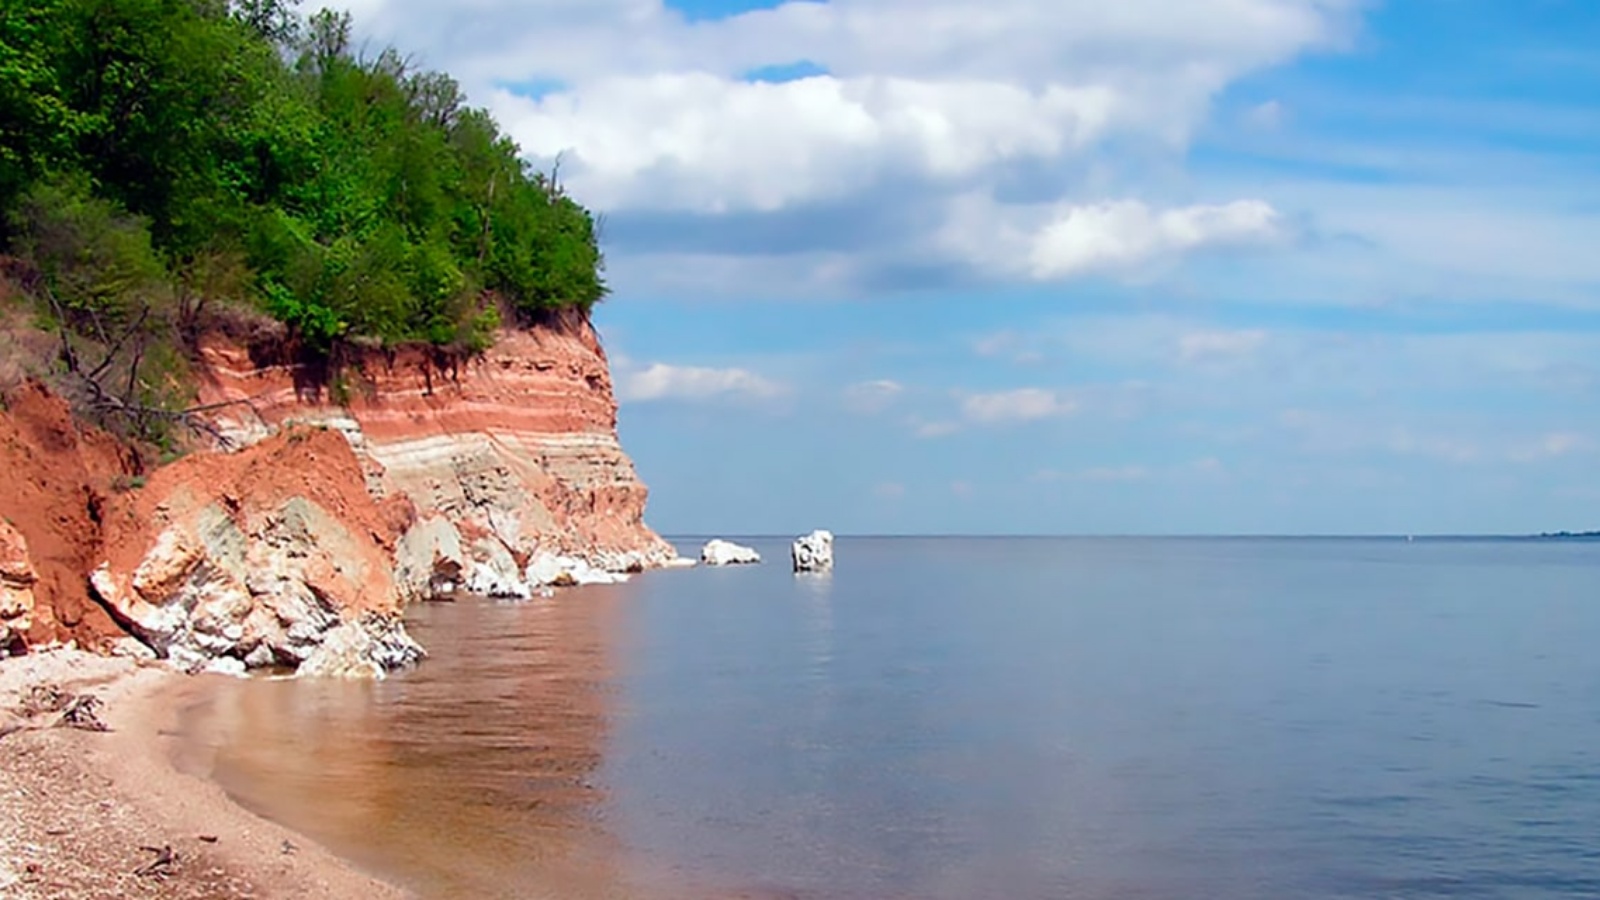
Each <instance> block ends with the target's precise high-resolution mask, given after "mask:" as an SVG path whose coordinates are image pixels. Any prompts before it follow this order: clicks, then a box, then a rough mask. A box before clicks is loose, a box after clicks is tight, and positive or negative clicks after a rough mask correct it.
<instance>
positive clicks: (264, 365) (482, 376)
mask: <svg viewBox="0 0 1600 900" xmlns="http://www.w3.org/2000/svg"><path fill="white" fill-rule="evenodd" d="M200 363H201V364H200V366H199V372H200V377H201V382H202V389H201V397H200V401H201V402H202V403H204V404H225V405H223V406H220V407H218V408H217V409H215V410H214V411H213V412H212V413H210V416H211V419H212V421H213V423H214V424H215V425H216V427H217V430H218V432H219V434H221V435H222V436H223V437H224V438H225V443H226V444H228V445H231V446H248V445H250V444H253V443H255V442H257V441H260V440H262V439H263V438H265V437H267V436H269V435H272V434H274V433H276V432H277V431H278V430H280V429H281V428H283V427H284V426H286V425H292V424H295V423H314V424H319V425H322V426H325V427H329V428H334V429H337V430H338V431H340V432H341V433H342V434H343V435H344V436H345V437H346V438H347V439H348V440H349V443H350V446H351V447H352V448H353V449H354V451H355V453H356V456H357V457H358V458H359V460H360V461H361V465H362V469H363V472H364V474H365V476H366V480H367V485H368V488H369V489H370V490H371V492H372V494H373V495H374V496H375V497H376V498H379V499H380V500H382V499H385V498H392V497H405V498H407V499H409V500H410V502H411V503H412V504H413V505H414V507H415V510H416V521H415V523H414V524H413V526H412V527H410V528H409V529H407V531H406V533H405V534H403V535H402V536H401V538H400V539H399V541H398V544H397V564H398V567H397V577H398V581H399V583H400V588H401V590H402V592H404V593H405V594H406V595H407V596H410V597H417V596H425V595H427V594H430V593H437V592H441V591H445V590H450V589H455V588H463V589H467V590H471V591H473V592H476V593H486V594H493V595H504V596H522V597H526V596H529V595H530V594H531V593H532V592H533V591H535V590H538V589H539V588H540V587H541V586H542V585H546V584H567V583H573V582H578V581H586V580H603V579H604V578H605V577H606V576H605V574H604V573H622V572H631V571H638V570H640V569H644V568H649V567H653V566H658V565H662V564H664V563H666V562H668V561H669V560H671V559H672V558H673V557H674V556H675V555H676V554H675V553H674V551H673V550H672V548H671V547H670V546H669V545H668V544H666V542H664V541H662V540H661V538H660V537H658V536H657V535H656V534H655V533H654V532H653V531H651V530H650V528H649V527H648V526H646V525H645V523H644V518H643V517H644V507H645V499H646V496H647V493H648V492H647V491H646V489H645V486H644V485H643V484H642V483H641V482H640V481H639V479H638V476H637V475H636V473H635V471H634V468H633V464H632V462H631V461H630V460H629V459H628V457H627V455H626V454H624V453H623V452H622V448H621V446H620V445H619V444H618V441H617V432H616V415H617V405H616V401H615V399H614V397H613V395H612V390H611V375H610V371H609V369H608V367H607V364H606V357H605V352H604V350H603V349H602V348H601V346H600V343H599V341H598V339H597V338H596V336H595V333H594V330H593V329H592V327H591V326H590V324H589V322H588V320H587V318H586V317H582V316H578V315H570V316H566V317H562V318H559V319H556V320H554V321H551V322H549V323H547V324H543V325H539V326H535V327H531V328H522V329H507V330H504V331H502V332H501V333H500V334H499V335H498V337H497V340H496V341H495V344H494V346H493V347H492V348H490V349H489V350H488V351H487V352H485V353H484V354H482V355H480V356H478V357H475V358H470V359H449V358H446V357H443V356H442V355H440V354H438V353H436V352H434V351H431V350H428V349H425V348H411V349H404V350H399V351H393V352H385V351H381V350H372V351H369V352H367V353H364V354H359V355H358V356H357V358H355V359H352V360H348V361H345V362H344V364H343V365H341V366H340V367H339V369H338V371H337V373H336V374H332V375H329V374H327V373H326V372H322V371H316V370H313V369H312V368H310V367H308V366H307V365H305V364H303V363H296V362H295V361H294V360H292V359H289V358H286V357H285V356H284V355H283V354H282V351H281V349H279V348H278V347H276V346H274V345H273V344H272V343H271V342H270V341H268V342H261V341H257V342H255V343H254V345H252V342H250V341H246V340H239V339H236V338H229V337H226V336H222V335H213V336H210V337H207V338H205V339H204V340H203V341H202V344H201V360H200Z"/></svg>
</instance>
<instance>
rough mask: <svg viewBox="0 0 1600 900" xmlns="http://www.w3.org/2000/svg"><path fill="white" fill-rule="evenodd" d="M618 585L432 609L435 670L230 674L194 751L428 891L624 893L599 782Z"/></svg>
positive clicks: (264, 799)
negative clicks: (315, 675) (386, 674)
mask: <svg viewBox="0 0 1600 900" xmlns="http://www.w3.org/2000/svg"><path fill="white" fill-rule="evenodd" d="M619 595H620V590H619V589H616V588H606V589H599V588H596V589H592V590H584V591H575V592H572V593H568V594H564V595H562V601H561V602H551V601H535V602H532V603H527V604H517V605H504V604H495V603H490V602H484V601H465V602H461V603H456V604H437V605H428V606H424V607H420V608H418V609H416V610H414V611H413V614H412V616H411V620H412V621H411V623H410V627H411V629H412V633H413V634H414V635H415V636H416V637H417V638H418V639H419V640H420V641H421V642H422V643H423V644H424V645H425V646H427V647H428V648H429V650H430V652H431V654H432V658H431V659H430V660H429V661H428V663H427V664H426V665H424V666H422V667H420V668H419V669H417V670H416V671H414V672H411V673H407V674H404V675H402V676H400V677H397V678H393V679H390V680H388V681H383V682H340V681H309V680H308V681H295V680H277V681H267V680H250V681H242V682H238V683H234V684H226V685H221V686H219V687H218V688H217V689H216V690H214V691H213V692H211V693H210V694H209V696H208V697H207V698H206V699H205V700H204V701H203V702H202V703H200V704H199V705H197V706H196V707H194V708H193V709H192V710H190V711H189V713H188V714H187V715H186V717H185V730H186V732H187V733H188V737H189V739H188V741H187V742H186V746H185V748H184V750H183V751H182V758H181V759H180V764H181V765H184V766H185V767H187V768H190V769H191V770H198V771H202V772H210V773H211V774H212V775H213V777H215V778H216V779H217V780H218V781H219V782H220V783H221V784H222V786H223V787H224V788H225V789H226V790H228V792H229V793H230V794H232V795H233V796H234V797H235V798H236V799H238V800H239V801H240V802H241V803H243V804H244V805H245V806H247V807H249V808H251V809H254V810H256V811H258V812H260V813H262V814H264V815H266V816H268V817H270V818H273V819H275V820H278V821H280V822H283V823H284V824H287V825H289V826H290V827H293V828H295V829H297V830H300V831H302V832H304V833H307V834H310V835H311V836H313V837H314V838H316V839H317V840H319V841H320V842H322V843H324V844H326V845H327V846H328V847H329V848H330V849H332V850H334V851H335V852H337V853H340V854H341V855H343V856H345V857H347V858H350V859H353V860H355V861H356V862H358V863H360V864H362V865H364V866H366V867H367V868H369V869H372V870H374V871H377V872H380V873H383V874H386V875H390V876H392V877H397V878H399V879H400V880H402V881H403V882H405V883H406V884H407V885H408V886H412V887H414V888H416V889H418V890H419V891H421V892H423V893H424V894H425V895H426V896H441V897H443V896H473V897H496V896H499V897H528V896H536V894H534V893H532V892H533V890H534V889H535V888H539V889H541V890H545V891H547V892H548V893H549V895H550V896H560V897H575V896H582V897H602V896H604V897H611V896H623V895H625V894H626V893H627V892H626V891H625V890H624V888H625V885H624V884H623V883H622V877H621V876H620V874H619V873H618V872H617V871H616V868H615V866H614V856H615V853H614V849H615V848H614V847H613V845H612V843H611V842H610V841H608V840H607V839H606V833H605V830H604V828H603V823H602V822H601V816H602V810H603V800H604V797H603V793H602V791H601V790H600V789H599V788H598V787H597V786H596V785H595V784H594V780H593V776H594V773H595V770H596V767H597V766H598V764H599V761H600V757H601V753H602V752H603V749H604V742H605V740H606V731H607V728H608V723H607V719H606V709H605V707H606V703H607V692H608V690H609V689H610V688H609V685H610V684H611V683H612V682H613V679H614V678H615V674H616V673H615V672H614V670H613V661H612V659H611V658H610V652H609V648H610V646H611V645H612V642H613V640H614V638H613V637H612V636H611V635H610V634H609V632H610V631H611V630H612V629H614V628H615V627H616V618H617V616H616V612H617V604H618V603H619V602H620V596H619Z"/></svg>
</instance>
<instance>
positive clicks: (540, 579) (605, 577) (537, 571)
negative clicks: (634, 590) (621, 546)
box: [526, 553, 628, 588]
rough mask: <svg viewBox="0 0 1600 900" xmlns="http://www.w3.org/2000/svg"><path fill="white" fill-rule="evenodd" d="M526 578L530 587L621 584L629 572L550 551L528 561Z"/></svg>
mask: <svg viewBox="0 0 1600 900" xmlns="http://www.w3.org/2000/svg"><path fill="white" fill-rule="evenodd" d="M526 578H527V582H528V585H529V586H530V588H539V587H544V586H546V585H548V586H551V587H576V586H578V585H581V584H621V583H622V582H624V581H627V580H628V576H627V574H625V573H622V572H608V571H606V570H604V569H597V568H595V567H594V566H592V565H590V564H589V562H588V560H585V559H581V558H578V557H573V556H558V555H555V554H548V553H541V554H539V555H538V556H536V557H534V559H533V561H532V562H530V563H528V569H527V573H526Z"/></svg>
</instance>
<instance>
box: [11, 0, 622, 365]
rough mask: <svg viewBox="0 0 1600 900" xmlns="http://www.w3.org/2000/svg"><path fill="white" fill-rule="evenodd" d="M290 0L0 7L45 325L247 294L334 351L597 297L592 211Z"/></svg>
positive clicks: (453, 98)
mask: <svg viewBox="0 0 1600 900" xmlns="http://www.w3.org/2000/svg"><path fill="white" fill-rule="evenodd" d="M294 2H296V0H0V246H3V250H4V252H5V253H7V254H9V255H10V256H11V257H12V262H11V268H12V269H13V271H12V273H11V274H12V276H13V280H17V281H23V282H25V284H24V287H25V288H28V289H29V291H30V292H33V293H43V292H45V291H48V292H49V293H50V294H52V295H53V300H54V304H55V305H56V306H58V307H59V310H53V309H50V308H48V307H47V308H45V309H44V311H45V312H46V313H56V314H58V317H59V318H64V319H68V320H70V321H69V322H68V324H69V325H71V326H73V327H75V328H78V329H80V330H94V329H99V330H101V331H102V332H104V333H105V334H112V333H114V332H115V331H116V330H117V329H118V328H119V327H125V326H127V325H129V324H131V323H132V322H133V321H134V320H135V319H136V318H137V317H139V316H141V315H142V316H145V317H146V318H147V319H150V320H159V319H170V320H172V322H173V323H174V327H177V328H180V329H181V328H183V327H185V326H186V325H189V324H192V323H191V322H189V321H185V320H192V319H193V318H194V316H195V315H196V314H197V313H198V312H199V307H202V306H203V305H204V304H205V303H207V302H212V301H215V300H219V299H220V300H224V301H227V300H235V301H246V302H250V303H253V304H255V305H257V306H259V308H261V309H262V310H264V311H266V312H267V313H269V314H271V315H272V316H273V317H275V318H277V319H279V320H281V321H283V322H284V323H286V324H287V325H288V326H289V328H290V329H291V331H292V333H293V334H294V335H296V337H297V338H298V339H299V340H300V341H302V342H304V343H305V344H308V345H310V346H312V347H314V348H318V349H321V350H323V351H326V350H327V349H328V348H329V347H331V346H332V345H333V344H335V343H336V342H339V341H341V340H346V339H353V338H370V339H376V340H380V341H382V342H384V343H396V342H402V341H419V340H420V341H428V342H432V343H435V344H461V345H471V344H473V343H474V342H478V341H481V340H483V339H484V338H485V336H486V335H487V333H488V332H489V331H490V330H492V328H493V326H494V325H495V323H496V321H497V316H498V314H499V308H498V306H497V305H496V304H495V303H493V302H491V298H496V297H497V298H499V299H500V300H501V302H503V304H504V306H505V308H506V309H508V310H510V311H514V312H516V313H519V314H522V315H526V316H530V317H536V316H538V315H540V314H541V313H543V312H546V311H549V310H553V309H557V308H562V307H569V306H577V307H582V308H585V309H587V308H588V307H589V306H590V305H591V304H593V303H594V302H596V301H597V300H599V299H600V298H601V296H602V295H603V294H604V293H605V285H604V282H603V281H602V279H601V275H600V271H601V257H600V252H599V248H598V242H597V235H596V229H595V222H594V220H593V218H592V217H591V216H590V214H589V213H588V211H587V210H585V209H584V208H582V207H581V206H579V205H578V204H577V203H575V202H573V200H571V199H570V198H569V197H567V196H566V195H565V194H564V193H563V192H562V191H561V189H560V187H559V185H558V184H557V183H556V182H555V180H554V178H553V177H550V176H546V175H544V174H543V173H540V172H537V171H533V170H531V169H530V168H529V166H528V165H527V164H526V163H525V162H523V161H522V159H521V158H520V156H519V151H518V148H517V146H516V145H515V144H514V143H513V142H512V141H511V140H510V138H508V137H507V136H506V135H504V134H503V133H501V132H500V130H499V129H498V127H497V126H496V124H495V122H494V121H493V120H492V119H491V118H490V117H489V115H488V114H487V113H485V112H484V111H482V110H480V109H474V108H471V107H468V106H467V105H466V104H465V102H464V98H463V96H462V94H461V92H460V90H459V88H458V86H457V84H456V83H455V82H454V81H453V80H451V79H450V78H449V77H448V76H446V75H443V74H440V73H437V72H428V71H420V70H417V69H415V68H414V67H413V66H412V65H411V63H410V61H408V60H407V59H406V58H405V57H403V56H402V55H400V54H399V53H398V52H396V51H394V50H384V51H382V52H380V53H377V54H376V55H370V54H367V53H363V52H360V51H358V50H357V49H356V48H355V47H354V46H353V45H352V38H351V30H350V26H351V23H350V19H349V17H348V15H344V14H337V13H332V12H328V11H323V12H319V13H317V14H316V15H314V16H312V17H310V18H309V19H303V18H301V17H300V16H298V15H297V14H296V13H295V10H294V9H293V3H294ZM18 269H21V270H24V276H25V277H19V275H18V272H17V271H15V270H18ZM29 282H31V283H29ZM150 324H151V322H150V321H147V322H146V323H145V324H144V325H143V326H141V327H149V325H150Z"/></svg>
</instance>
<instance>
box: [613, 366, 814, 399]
mask: <svg viewBox="0 0 1600 900" xmlns="http://www.w3.org/2000/svg"><path fill="white" fill-rule="evenodd" d="M783 392H784V389H783V386H782V385H780V384H778V383H777V382H775V381H770V380H768V379H766V378H763V377H761V376H760V375H757V374H755V373H754V372H750V371H748V370H746V369H714V368H707V367H702V366H674V365H668V364H667V363H654V364H652V365H650V366H647V367H645V368H643V369H638V370H635V371H630V372H624V373H622V374H621V375H620V377H619V378H618V380H617V396H618V398H619V399H621V400H624V401H628V402H634V403H642V402H647V401H652V400H706V399H710V398H713V397H730V396H731V397H745V398H755V399H765V398H771V397H776V396H778V395H780V394H782V393H783Z"/></svg>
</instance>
